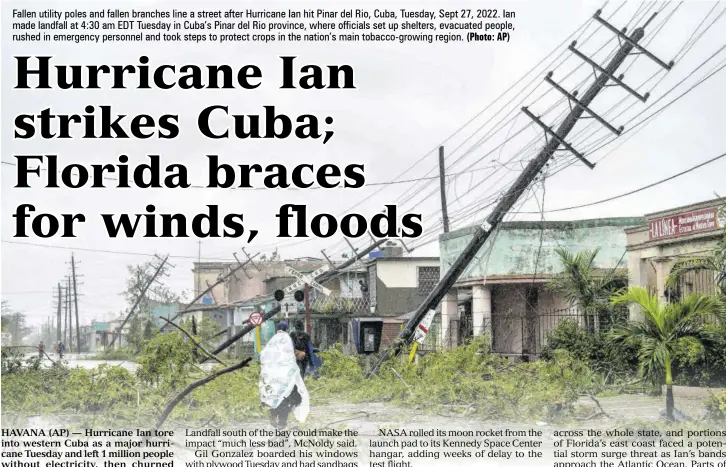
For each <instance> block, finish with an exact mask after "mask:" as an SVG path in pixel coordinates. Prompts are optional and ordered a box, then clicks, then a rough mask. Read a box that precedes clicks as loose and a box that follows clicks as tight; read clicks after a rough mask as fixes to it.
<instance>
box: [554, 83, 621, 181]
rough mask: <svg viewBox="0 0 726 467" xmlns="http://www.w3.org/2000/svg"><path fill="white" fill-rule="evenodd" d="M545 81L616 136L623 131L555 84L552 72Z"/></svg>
mask: <svg viewBox="0 0 726 467" xmlns="http://www.w3.org/2000/svg"><path fill="white" fill-rule="evenodd" d="M545 81H547V82H548V83H549V84H550V85H552V87H554V88H555V89H557V90H558V91H560V92H561V93H562V94H564V95H565V96H567V98H568V99H569V100H570V101H572V102H574V103H575V104H577V105H579V106H580V107H582V108H583V109H585V111H586V112H587V113H589V114H590V116H591V117H592V118H594V119H595V120H597V121H598V122H600V123H601V124H602V125H603V126H604V127H605V128H607V129H608V130H610V131H612V132H613V133H615V134H616V135H618V136H620V134H621V133H622V132H623V127H622V126H621V127H620V128H615V127H614V126H612V125H611V124H610V123H608V122H607V121H605V119H603V118H602V117H601V116H599V115H598V114H597V113H595V111H593V110H592V109H590V108H589V107H588V106H586V105H585V104H583V103H582V102H580V101H579V99H577V97H575V95H574V94H570V93H569V92H568V91H567V90H565V89H564V88H563V87H562V86H560V85H559V84H557V83H556V82H555V81H554V80H553V79H552V72H549V74H547V76H545ZM562 145H563V146H565V145H564V144H562ZM565 147H566V146H565ZM570 150H571V149H570ZM591 168H592V167H591Z"/></svg>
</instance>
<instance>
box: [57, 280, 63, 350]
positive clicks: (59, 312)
mask: <svg viewBox="0 0 726 467" xmlns="http://www.w3.org/2000/svg"><path fill="white" fill-rule="evenodd" d="M62 294H63V292H61V285H60V282H58V321H57V322H56V342H57V343H60V342H61V339H63V337H62V335H61V330H62V326H63V320H62V319H61V300H62V299H63V295H62Z"/></svg>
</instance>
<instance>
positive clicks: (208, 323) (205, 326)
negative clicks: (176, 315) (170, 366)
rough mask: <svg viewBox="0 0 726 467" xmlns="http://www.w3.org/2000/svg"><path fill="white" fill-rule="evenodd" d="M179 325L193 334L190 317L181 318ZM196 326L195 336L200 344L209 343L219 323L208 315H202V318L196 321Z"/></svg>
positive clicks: (217, 330) (217, 329) (216, 331)
mask: <svg viewBox="0 0 726 467" xmlns="http://www.w3.org/2000/svg"><path fill="white" fill-rule="evenodd" d="M179 326H181V328H182V329H184V330H185V331H187V332H188V333H189V334H191V335H194V332H193V327H194V326H193V322H192V319H191V318H187V319H183V320H181V322H180V323H179ZM196 328H197V334H196V336H195V338H196V339H197V341H198V342H199V343H200V344H202V345H206V344H209V343H210V342H211V341H212V338H213V336H214V335H215V334H217V333H218V332H219V324H218V323H217V322H216V321H214V320H213V319H211V318H209V317H208V316H203V317H202V319H201V320H199V321H198V322H197V323H196Z"/></svg>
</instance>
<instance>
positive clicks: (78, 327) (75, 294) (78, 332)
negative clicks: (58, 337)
mask: <svg viewBox="0 0 726 467" xmlns="http://www.w3.org/2000/svg"><path fill="white" fill-rule="evenodd" d="M71 272H72V273H73V302H74V304H75V307H76V342H77V343H78V346H77V348H78V353H81V325H80V323H79V320H78V289H77V286H76V260H75V258H74V256H73V253H71Z"/></svg>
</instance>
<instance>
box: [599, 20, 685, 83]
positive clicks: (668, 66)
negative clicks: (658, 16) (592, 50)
mask: <svg viewBox="0 0 726 467" xmlns="http://www.w3.org/2000/svg"><path fill="white" fill-rule="evenodd" d="M600 13H601V11H600V10H597V11H596V12H595V14H594V15H593V16H592V17H593V18H595V20H596V21H597V22H598V23H600V24H602V25H603V26H605V27H606V28H608V29H609V30H610V31H612V32H613V33H614V34H616V35H617V36H618V38H620V39H621V40H623V41H625V42H626V43H627V44H630V46H631V48H635V49H637V50H638V51H640V53H642V54H643V55H645V56H646V57H648V58H649V59H651V60H653V61H654V62H655V63H657V64H658V65H660V66H661V67H663V68H665V69H666V70H668V71H670V69H671V68H673V64H674V63H675V62H674V61H673V60H671V62H670V63H666V62H664V61H663V60H661V59H660V58H658V57H656V56H655V55H653V54H652V53H650V52H649V51H648V50H647V49H646V48H645V47H643V46H642V45H640V44H638V41H634V40H633V39H632V38H631V37H628V36H627V35H626V34H625V33H624V32H622V31H618V30H617V28H615V26H613V25H612V24H610V23H608V22H607V21H605V20H604V19H603V18H602V17H601V16H600ZM654 17H655V13H654V14H653V16H651V18H650V19H649V20H648V22H650V21H652V20H653V18H654Z"/></svg>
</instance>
